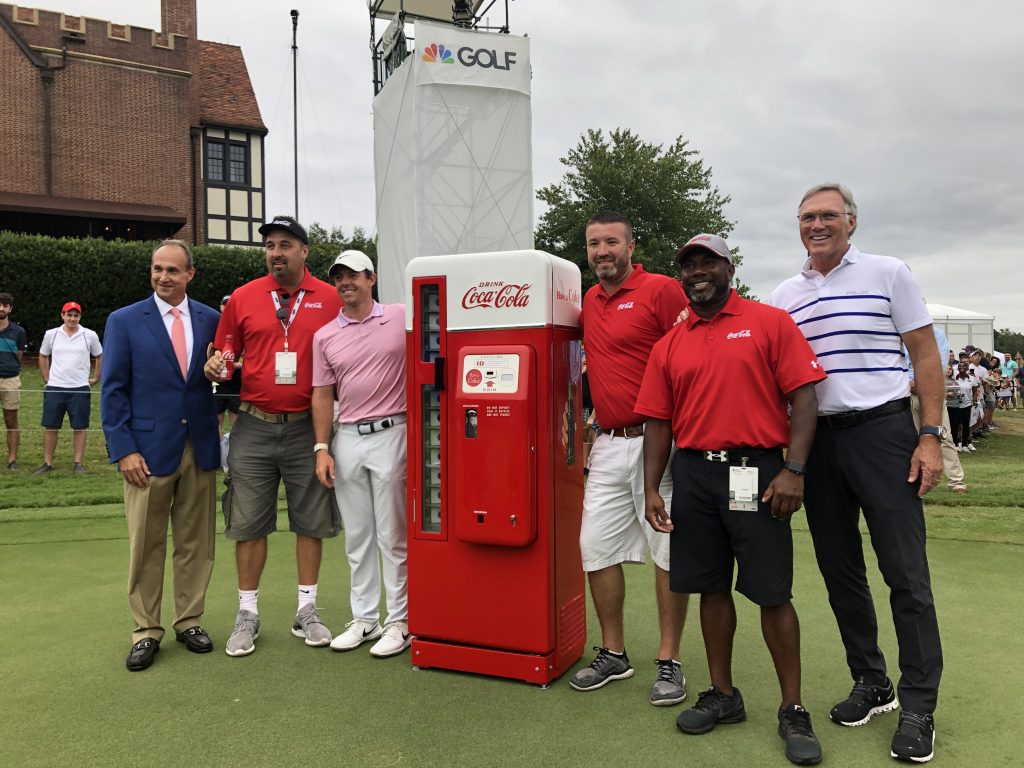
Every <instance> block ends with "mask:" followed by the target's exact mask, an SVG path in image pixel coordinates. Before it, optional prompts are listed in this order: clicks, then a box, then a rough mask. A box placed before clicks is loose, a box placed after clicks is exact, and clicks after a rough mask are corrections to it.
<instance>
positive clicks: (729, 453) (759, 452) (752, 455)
mask: <svg viewBox="0 0 1024 768" xmlns="http://www.w3.org/2000/svg"><path fill="white" fill-rule="evenodd" d="M679 452H680V453H685V454H686V455H687V456H696V457H697V458H700V459H704V460H705V461H718V462H721V463H722V464H739V463H742V461H743V460H744V459H756V458H758V457H760V456H769V455H771V454H778V455H780V456H781V455H782V449H781V448H725V449H723V450H721V451H698V450H697V449H696V448H681V449H680V450H679Z"/></svg>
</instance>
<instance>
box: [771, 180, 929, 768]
mask: <svg viewBox="0 0 1024 768" xmlns="http://www.w3.org/2000/svg"><path fill="white" fill-rule="evenodd" d="M797 218H798V220H799V223H800V238H801V240H802V241H803V244H804V247H805V248H806V250H807V256H808V258H807V260H806V261H805V262H804V265H803V268H802V269H801V271H800V273H799V274H797V275H796V276H795V277H792V278H790V279H788V280H786V281H785V282H783V283H782V284H781V285H779V286H778V287H777V288H776V289H775V291H774V292H773V293H772V297H771V303H772V304H774V305H775V306H777V307H781V308H783V309H785V310H786V311H788V312H789V314H790V315H791V316H792V318H793V319H794V320H795V321H796V323H797V325H798V326H799V327H800V329H801V331H803V334H804V336H805V337H806V338H807V340H808V341H809V342H810V344H811V348H812V349H813V350H814V353H815V355H816V356H817V358H818V360H820V361H821V364H822V365H823V366H824V367H825V371H826V373H828V378H827V379H825V380H824V381H823V382H821V383H819V384H818V385H817V386H816V389H817V395H818V429H817V431H816V433H815V438H814V446H813V448H812V450H811V454H810V459H809V461H808V465H807V478H806V483H805V489H804V504H805V506H806V509H807V522H808V525H809V526H810V529H811V536H812V538H813V540H814V550H815V553H816V555H817V559H818V568H819V569H820V570H821V574H822V576H823V577H824V579H825V586H826V587H827V589H828V595H829V603H830V604H831V606H832V612H833V613H834V614H835V617H836V622H837V623H838V625H839V632H840V634H841V636H842V639H843V645H844V646H845V648H846V659H847V663H848V664H849V667H850V672H851V675H852V677H853V679H854V681H855V684H854V686H853V690H852V692H851V693H850V696H849V697H848V698H847V699H846V700H845V701H842V702H840V703H838V704H837V705H836V706H835V707H833V709H832V711H831V713H830V717H831V718H832V720H833V721H834V722H836V723H839V724H840V725H848V726H856V725H864V724H865V723H867V722H868V721H869V720H870V719H871V718H872V717H873V716H874V715H876V714H880V713H882V712H889V711H891V710H893V709H896V707H898V706H900V701H898V700H897V697H896V694H897V692H898V693H899V699H900V700H902V712H901V714H900V719H899V725H898V727H897V729H896V733H895V735H894V736H893V740H892V749H891V751H890V754H891V756H892V757H895V758H897V759H902V760H911V761H914V762H926V761H928V760H930V759H931V757H932V754H933V750H934V743H935V726H934V722H933V719H932V713H933V712H934V710H935V704H936V701H937V698H938V688H939V679H940V677H941V675H942V648H941V644H940V641H939V627H938V622H937V620H936V615H935V604H934V601H933V599H932V589H931V580H930V576H929V573H928V558H927V554H926V552H925V528H924V513H923V509H922V504H921V497H922V496H924V495H925V494H926V493H928V491H930V490H931V489H932V488H933V487H935V485H936V484H937V482H938V480H939V477H940V475H941V472H942V456H941V453H940V449H939V446H940V443H941V436H942V428H941V424H942V417H941V409H942V402H943V380H942V365H941V362H940V360H939V352H938V347H937V345H936V343H935V337H934V336H933V335H932V326H931V322H932V320H931V316H930V315H929V313H928V310H927V308H926V307H925V304H924V300H923V299H922V298H921V290H920V289H919V288H918V286H917V282H916V281H915V280H914V278H913V276H912V275H911V273H910V269H909V268H908V267H907V265H906V264H904V263H903V262H902V261H900V260H898V259H894V258H891V257H888V256H874V255H871V254H866V253H861V252H860V251H859V250H858V249H857V247H856V246H855V245H853V244H851V243H850V236H851V235H852V234H853V232H854V230H855V229H856V228H857V206H856V204H855V203H854V201H853V195H852V194H851V193H850V191H849V190H848V189H846V188H845V187H844V186H842V185H840V184H819V185H817V186H815V187H812V188H811V189H809V190H808V191H807V193H806V194H805V195H804V196H803V199H802V200H801V201H800V206H799V209H798V215H797ZM901 340H902V342H903V344H905V345H906V349H907V352H908V353H909V355H910V359H911V361H912V363H913V365H914V370H915V371H917V383H916V390H917V395H918V397H919V398H920V401H921V425H922V426H921V428H920V430H917V429H915V428H914V421H913V418H912V417H911V412H910V386H909V381H908V378H907V372H906V370H905V369H904V367H903V362H902V357H901V351H900V342H901ZM861 512H863V514H864V519H865V521H866V522H867V525H868V529H869V530H870V532H871V543H872V546H873V548H874V550H875V554H876V556H877V559H878V567H879V569H880V570H881V571H882V574H883V576H884V577H885V581H886V584H888V585H889V589H890V593H891V594H890V604H891V606H892V613H893V623H894V624H895V628H896V638H897V641H898V643H899V661H900V673H901V677H900V681H899V685H898V688H897V689H896V690H894V689H893V685H892V682H891V681H890V680H889V678H888V676H887V672H886V665H885V658H884V656H883V655H882V651H881V650H880V649H879V647H878V623H877V620H876V618H875V607H874V603H873V601H872V599H871V592H870V590H869V588H868V580H867V572H866V568H865V564H864V553H863V548H862V543H861V535H860V529H859V526H858V522H859V518H860V513H861Z"/></svg>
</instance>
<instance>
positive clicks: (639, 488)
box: [580, 434, 675, 571]
mask: <svg viewBox="0 0 1024 768" xmlns="http://www.w3.org/2000/svg"><path fill="white" fill-rule="evenodd" d="M674 450H675V449H674V448H673V452H674ZM671 466H672V460H671V457H670V458H669V462H668V465H667V466H666V467H665V474H664V475H663V476H662V478H661V489H660V490H661V496H662V498H663V499H664V500H665V509H671V508H672V475H671V472H670V468H671ZM668 540H669V535H668V534H667V533H659V532H658V531H655V530H654V529H653V528H651V526H650V524H649V523H648V522H647V519H646V518H645V517H644V441H643V438H640V437H612V436H611V435H608V434H601V435H598V437H597V440H596V441H595V443H594V447H593V449H592V450H591V451H590V473H589V474H588V475H587V488H586V491H585V492H584V494H583V525H582V526H581V528H580V553H581V554H582V556H583V570H584V571H599V570H601V569H602V568H607V567H608V566H611V565H616V564H617V563H643V562H645V561H646V559H647V552H648V550H650V552H651V557H653V558H654V562H655V564H656V565H657V566H658V567H659V568H661V569H662V570H665V571H667V570H668V551H669V550H668Z"/></svg>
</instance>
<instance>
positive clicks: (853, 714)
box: [828, 677, 900, 726]
mask: <svg viewBox="0 0 1024 768" xmlns="http://www.w3.org/2000/svg"><path fill="white" fill-rule="evenodd" d="M899 705H900V703H899V701H897V700H896V691H895V690H893V687H892V680H890V679H889V678H885V685H869V684H868V683H865V682H864V678H863V677H862V678H860V679H859V680H857V682H856V683H854V685H853V690H852V691H850V695H849V697H847V699H846V701H841V702H839V703H838V704H836V705H835V706H834V707H832V711H831V712H829V713H828V716H829V717H831V718H832V722H834V723H839V725H849V726H855V725H864V724H865V723H867V722H868V720H870V719H871V718H872V717H874V716H875V715H880V714H882V713H883V712H891V711H892V710H894V709H896V707H898V706H899Z"/></svg>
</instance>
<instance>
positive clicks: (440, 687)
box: [0, 406, 1024, 768]
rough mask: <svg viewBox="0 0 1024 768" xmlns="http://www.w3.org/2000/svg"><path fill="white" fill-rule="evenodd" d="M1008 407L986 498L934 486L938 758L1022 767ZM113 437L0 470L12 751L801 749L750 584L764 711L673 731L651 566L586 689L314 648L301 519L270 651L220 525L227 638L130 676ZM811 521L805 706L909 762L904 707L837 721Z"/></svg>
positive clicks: (753, 684) (592, 632) (217, 575)
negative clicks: (941, 655)
mask: <svg viewBox="0 0 1024 768" xmlns="http://www.w3.org/2000/svg"><path fill="white" fill-rule="evenodd" d="M94 407H95V406H94ZM997 419H998V420H1000V421H1001V423H1002V424H1003V429H1001V430H999V431H998V432H997V433H996V435H995V436H994V437H992V438H989V441H988V442H987V443H985V444H983V445H979V447H980V448H981V450H980V452H979V454H978V455H972V456H968V457H965V459H964V461H965V462H966V464H967V472H968V483H969V484H970V486H971V491H970V493H969V494H968V495H967V496H966V497H959V496H953V495H952V494H950V493H949V492H948V491H945V489H944V488H940V489H937V490H936V491H934V492H933V493H932V494H931V495H930V496H929V497H928V499H927V502H928V506H927V515H928V526H929V552H930V558H931V565H932V576H933V582H934V586H935V593H936V601H937V606H938V612H939V621H940V625H941V628H942V633H943V644H944V650H945V659H946V669H945V674H944V678H943V685H942V690H941V697H940V704H939V709H938V711H937V713H936V722H937V726H938V744H937V750H936V758H935V760H934V762H933V763H932V764H933V765H939V766H941V765H947V766H954V765H955V766H960V765H978V766H1014V765H1019V764H1020V760H1019V757H1018V754H1019V751H1020V742H1021V739H1020V737H1019V735H1018V734H1017V732H1016V728H1015V724H1016V723H1017V722H1020V721H1021V720H1022V718H1024V703H1022V700H1021V698H1020V697H1019V696H1018V695H1017V691H1019V690H1021V688H1022V686H1024V672H1022V670H1021V665H1020V663H1019V662H1020V659H1021V658H1024V611H1022V610H1021V608H1022V601H1021V599H1020V597H1019V594H1018V590H1017V587H1016V579H1017V577H1016V576H1014V574H1018V573H1019V570H1018V569H1019V568H1020V564H1021V562H1022V554H1024V548H1022V547H1024V508H1022V503H1024V494H1022V493H1021V491H1022V488H1021V484H1022V482H1024V480H1022V476H1024V473H1022V472H1021V471H1020V469H1021V468H1020V458H1019V457H1020V455H1021V449H1022V447H1024V417H1022V416H1021V415H1020V414H1000V415H999V416H998V417H997ZM36 420H38V414H37V415H36ZM23 424H25V421H24V417H23ZM26 442H27V443H29V442H30V441H28V440H26ZM65 447H66V446H65ZM31 450H32V449H31V448H29V452H28V456H29V457H31ZM97 452H98V453H100V454H101V453H102V442H101V441H99V440H93V441H92V445H91V447H90V459H89V466H90V475H87V476H86V477H84V478H83V477H78V476H73V475H71V474H70V473H68V472H67V471H66V470H62V471H59V472H55V473H53V474H52V475H49V476H46V477H42V478H40V477H34V476H32V475H31V474H30V473H28V472H25V471H22V472H20V473H17V474H10V475H5V476H3V477H2V478H0V585H2V592H0V594H2V596H3V598H2V600H0V626H2V627H3V628H4V629H3V631H2V632H0V686H2V687H0V691H2V693H0V765H2V766H137V765H146V764H148V763H151V762H161V763H165V764H182V763H184V764H196V765H213V766H246V767H248V766H292V765H295V766H328V765H340V764H354V765H359V766H467V767H469V766H473V767H476V766H523V765H527V766H531V765H532V766H540V765H552V766H587V767H588V768H589V767H592V766H672V768H677V767H678V766H685V765H695V766H711V767H713V768H715V767H718V766H723V767H724V766H748V765H750V766H761V765H765V766H785V765H788V764H789V763H788V762H787V761H786V759H785V757H784V756H783V753H782V742H781V740H780V739H779V738H778V736H777V735H776V732H775V723H776V721H775V709H776V707H777V706H778V688H777V683H776V680H775V676H774V673H773V671H772V666H771V662H770V659H769V657H768V653H767V651H766V650H765V647H764V644H763V642H762V641H761V638H760V632H759V629H758V618H757V612H756V609H755V608H754V607H753V606H751V605H749V604H747V603H746V602H745V601H743V600H742V599H739V600H738V601H737V609H738V614H739V622H740V627H739V631H738V633H737V638H736V648H735V663H734V677H735V680H736V683H737V685H739V686H740V687H741V688H742V690H743V694H744V698H745V699H746V703H747V710H748V721H747V722H746V723H744V724H741V725H733V726H723V727H721V728H719V729H717V730H716V731H715V732H713V733H711V734H709V735H706V736H702V737H692V736H690V737H688V736H683V735H682V734H680V733H678V731H677V730H676V729H675V726H674V718H675V715H676V714H677V713H678V711H679V710H680V707H670V708H664V709H657V708H654V707H651V706H650V705H649V704H648V703H647V701H646V698H647V694H648V691H649V686H650V684H651V682H652V681H653V676H654V665H653V658H654V654H655V650H656V643H657V628H656V619H655V612H654V607H653V594H652V593H653V589H652V583H651V582H652V580H653V577H652V573H651V569H650V567H649V566H647V567H630V568H627V569H626V572H627V584H628V591H629V594H628V596H627V603H626V627H627V638H628V648H629V651H630V654H631V658H632V661H633V664H634V666H635V667H636V669H637V674H636V675H635V676H634V677H633V678H632V679H629V680H625V681H621V682H616V683H613V684H611V685H609V686H608V687H606V688H604V689H602V690H600V691H596V692H592V693H585V694H583V693H578V692H575V691H572V690H571V689H569V687H568V685H567V683H566V681H565V679H564V678H563V679H560V680H558V681H556V682H555V683H554V684H553V685H552V686H551V688H549V689H547V690H542V689H540V688H538V687H536V686H531V685H527V684H523V683H516V682H512V681H506V680H496V679H488V678H484V677H477V676H472V675H465V674H458V673H452V672H440V671H433V670H424V671H417V670H414V669H412V668H411V666H410V664H411V659H410V657H409V655H408V654H405V655H403V656H401V657H399V658H396V659H390V660H376V659H373V658H371V657H370V656H369V654H368V653H367V651H366V649H365V648H363V649H360V650H357V651H354V652H351V653H347V654H337V653H333V652H331V651H330V650H327V649H311V648H307V647H305V646H304V645H303V644H302V642H301V641H300V640H299V639H297V638H294V637H292V635H291V634H290V632H289V626H290V622H291V618H292V616H293V614H294V610H295V599H296V596H295V569H294V554H293V538H292V537H291V536H290V534H286V533H282V534H277V535H275V536H273V537H271V547H270V558H269V563H268V567H267V570H266V572H265V574H264V579H263V587H262V589H261V595H260V613H261V618H262V620H263V630H262V634H261V637H260V640H259V641H258V650H257V652H256V653H255V654H254V655H252V656H250V657H246V658H239V659H233V658H230V657H228V656H227V655H225V654H224V653H223V650H222V648H223V643H224V641H225V640H226V638H227V635H228V633H229V632H230V628H231V624H232V621H233V619H234V615H235V611H236V607H237V597H236V592H235V580H234V564H233V558H232V548H231V544H230V542H228V541H226V540H225V539H223V537H219V538H218V547H219V551H218V559H217V564H216V568H215V572H214V576H213V582H212V584H211V587H210V591H209V597H208V601H207V613H206V619H205V621H204V624H205V626H206V627H207V629H208V630H209V631H210V632H211V634H212V635H213V638H214V641H215V643H216V644H217V649H216V651H215V652H214V653H212V654H209V655H207V656H196V655H194V654H189V653H187V652H186V651H185V649H184V647H183V646H181V645H180V644H177V643H175V642H174V641H173V639H171V638H168V639H165V641H164V643H163V650H162V651H161V652H160V654H159V656H158V657H157V661H156V664H155V665H154V666H153V667H152V668H151V669H150V670H147V671H146V672H143V673H137V674H132V673H128V672H127V671H125V669H124V657H125V655H126V654H127V651H128V647H129V646H130V644H131V643H130V628H131V627H130V620H129V617H128V611H127V605H126V598H125V578H126V567H127V556H128V553H127V542H126V532H125V527H124V522H123V512H122V508H121V506H120V504H118V503H117V501H118V499H119V494H120V480H119V478H118V477H117V476H116V474H115V473H114V472H113V471H112V470H111V469H109V468H106V467H103V466H101V463H100V462H101V459H102V456H96V457H95V461H94V459H93V458H92V456H93V455H94V454H95V453H97ZM39 455H41V454H39ZM58 455H60V454H58ZM37 460H38V457H37ZM22 463H23V466H24V465H26V462H25V461H23V462H22ZM28 463H29V464H31V458H29V462H28ZM94 463H95V465H96V466H95V467H94ZM282 524H283V521H282ZM795 527H796V529H797V530H796V533H795V535H794V539H795V542H794V543H795V558H796V559H795V564H796V583H795V586H794V594H795V595H796V598H795V600H794V603H795V605H796V607H797V610H798V612H799V614H800V619H801V625H802V643H803V653H802V657H803V664H804V685H803V690H804V703H805V705H806V706H807V707H808V709H810V711H811V713H812V715H813V717H814V722H815V726H816V730H817V732H818V734H819V737H820V738H821V741H822V744H823V747H824V750H825V763H824V764H825V765H829V766H836V767H837V768H838V767H840V766H842V767H846V766H849V767H850V768H853V767H854V766H857V767H858V768H862V767H865V768H871V767H872V766H892V765H894V763H893V762H892V761H891V760H890V759H889V758H888V745H889V741H890V739H891V737H892V731H893V729H894V728H895V722H896V717H895V715H886V716H883V717H880V718H876V719H875V720H874V721H872V723H871V724H869V725H868V726H865V727H862V728H851V729H845V728H840V727H838V726H834V725H832V724H831V723H829V722H828V719H827V710H828V708H829V707H830V706H831V705H832V704H833V703H834V702H835V700H836V699H837V698H840V697H842V696H845V694H846V693H847V692H848V690H849V687H850V680H849V678H848V674H847V671H846V668H845V663H844V659H843V652H842V645H841V643H840V641H839V637H838V632H837V630H836V628H835V622H834V620H833V618H832V616H831V612H830V611H829V609H828V605H827V602H826V599H825V593H824V588H823V586H822V583H821V578H820V576H819V575H818V572H817V569H816V567H815V565H814V558H813V552H812V550H811V546H810V541H809V536H808V534H807V532H806V530H804V529H803V528H804V526H803V521H802V519H801V520H799V521H798V523H797V525H796V526H795ZM869 560H870V554H869ZM872 578H873V587H874V589H875V590H876V597H877V605H878V609H879V613H880V623H881V626H882V633H881V643H882V646H883V648H884V650H885V651H886V653H887V655H888V658H889V660H890V664H891V665H892V667H894V668H895V666H896V663H895V662H896V647H895V641H894V638H893V633H892V627H891V622H890V620H889V617H888V606H887V601H886V599H885V591H884V585H883V584H881V581H880V579H879V577H878V576H877V569H873V570H872ZM166 584H167V592H166V594H165V600H164V604H165V613H166V612H169V611H170V610H171V609H170V600H171V598H170V591H171V580H170V575H169V574H168V577H167V582H166ZM347 592H348V569H347V564H346V562H345V556H344V552H343V548H342V543H341V541H340V540H338V541H332V542H329V543H328V544H327V545H326V547H325V554H324V565H323V570H322V573H321V578H320V596H319V600H318V602H319V604H320V606H321V613H322V615H323V617H324V620H325V622H326V623H327V625H328V626H329V627H331V628H332V629H333V630H334V631H335V632H340V631H341V629H342V628H343V625H344V623H345V621H347V620H348V618H349V617H350V616H349V609H348V597H347ZM588 622H589V624H588V634H589V643H588V645H593V644H596V642H597V640H598V636H599V635H598V631H597V622H596V620H595V618H594V615H593V611H592V609H591V610H590V613H589V614H588ZM589 654H590V651H589V649H588V656H589ZM581 663H582V662H581ZM683 664H684V668H685V671H686V673H687V676H688V678H689V683H688V690H689V692H690V695H691V697H693V698H695V695H696V693H697V691H699V690H700V689H702V688H703V687H705V686H706V685H707V672H706V667H705V662H704V654H703V645H702V642H701V637H700V632H699V625H698V622H697V612H696V601H695V603H694V607H693V610H692V611H691V618H690V621H689V623H688V626H687V629H686V632H685V635H684V650H683Z"/></svg>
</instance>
